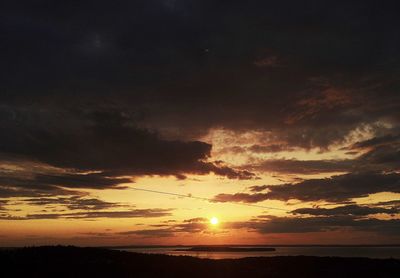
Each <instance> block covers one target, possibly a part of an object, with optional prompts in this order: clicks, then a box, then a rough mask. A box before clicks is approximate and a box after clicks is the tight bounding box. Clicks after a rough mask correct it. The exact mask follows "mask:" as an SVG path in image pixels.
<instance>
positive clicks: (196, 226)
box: [118, 217, 209, 237]
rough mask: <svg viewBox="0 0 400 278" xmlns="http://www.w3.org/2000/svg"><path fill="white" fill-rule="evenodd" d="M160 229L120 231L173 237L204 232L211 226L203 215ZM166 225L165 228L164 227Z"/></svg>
mask: <svg viewBox="0 0 400 278" xmlns="http://www.w3.org/2000/svg"><path fill="white" fill-rule="evenodd" d="M161 226H162V228H159V229H143V230H134V231H125V232H119V233H118V234H121V235H138V236H142V237H172V236H176V235H177V234H180V233H190V234H192V233H202V232H206V231H207V230H208V228H209V224H208V219H207V218H203V217H198V218H192V219H186V220H184V221H182V222H180V223H174V224H169V225H168V224H163V225H161ZM164 227H165V228H164Z"/></svg>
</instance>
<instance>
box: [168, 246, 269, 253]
mask: <svg viewBox="0 0 400 278" xmlns="http://www.w3.org/2000/svg"><path fill="white" fill-rule="evenodd" d="M174 251H183V252H186V251H189V252H266V251H268V252H272V251H276V249H275V248H272V247H228V246H226V247H225V246H203V247H201V246H199V247H192V248H188V249H175V250H174Z"/></svg>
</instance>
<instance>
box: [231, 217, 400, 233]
mask: <svg viewBox="0 0 400 278" xmlns="http://www.w3.org/2000/svg"><path fill="white" fill-rule="evenodd" d="M268 218H269V219H267V220H253V221H248V222H236V223H230V226H231V228H234V229H243V228H246V229H250V230H252V231H255V232H258V233H261V234H271V233H310V232H329V231H339V230H346V229H347V230H348V229H351V230H353V231H364V232H367V231H369V232H374V233H378V234H386V235H387V234H391V235H395V236H396V235H398V229H399V228H400V220H398V219H392V220H379V219H358V218H355V217H353V216H317V217H305V218H298V217H271V216H269V217H268Z"/></svg>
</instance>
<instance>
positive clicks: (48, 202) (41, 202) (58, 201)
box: [21, 196, 127, 210]
mask: <svg viewBox="0 0 400 278" xmlns="http://www.w3.org/2000/svg"><path fill="white" fill-rule="evenodd" d="M21 202H23V203H26V204H29V205H35V206H46V207H48V206H53V207H54V206H65V207H66V208H68V209H69V210H102V209H109V208H115V207H123V206H127V205H123V204H120V203H114V202H106V201H103V200H100V199H96V198H88V197H81V196H72V197H57V198H49V197H47V198H31V199H23V200H21Z"/></svg>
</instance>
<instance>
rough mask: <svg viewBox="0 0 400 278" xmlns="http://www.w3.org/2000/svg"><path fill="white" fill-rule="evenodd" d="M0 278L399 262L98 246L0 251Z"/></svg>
mask: <svg viewBox="0 0 400 278" xmlns="http://www.w3.org/2000/svg"><path fill="white" fill-rule="evenodd" d="M0 269H1V276H2V277H96V278H97V277H157V278H158V277H177V278H179V277H190V278H196V277H207V278H212V277H218V278H223V277H252V278H253V277H272V278H274V277H280V278H284V277H290V278H302V277H307V278H310V277H324V278H325V277H328V278H329V277H341V278H343V277H352V278H354V277H363V278H365V277H400V260H395V259H384V260H382V259H368V258H334V257H305V256H293V257H258V258H243V259H224V260H210V259H198V258H194V257H187V256H167V255H153V254H151V255H150V254H138V253H132V252H125V251H118V250H108V249H100V248H78V247H61V246H58V247H31V248H19V249H2V250H0Z"/></svg>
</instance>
